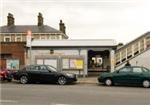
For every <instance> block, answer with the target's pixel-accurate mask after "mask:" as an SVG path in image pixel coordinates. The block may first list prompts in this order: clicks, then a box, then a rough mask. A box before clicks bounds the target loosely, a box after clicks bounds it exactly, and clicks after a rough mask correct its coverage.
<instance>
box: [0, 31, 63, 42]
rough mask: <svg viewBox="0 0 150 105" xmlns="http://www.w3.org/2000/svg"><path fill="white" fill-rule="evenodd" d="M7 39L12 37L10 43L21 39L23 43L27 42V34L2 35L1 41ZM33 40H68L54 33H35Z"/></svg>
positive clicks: (0, 36) (0, 34) (0, 35)
mask: <svg viewBox="0 0 150 105" xmlns="http://www.w3.org/2000/svg"><path fill="white" fill-rule="evenodd" d="M5 37H10V38H11V39H10V40H11V41H10V42H20V41H17V38H18V37H20V38H21V42H26V33H6V34H5V33H0V41H1V42H5ZM32 38H33V39H34V40H47V39H49V40H55V39H57V40H59V39H60V40H61V39H66V38H65V37H64V36H63V34H61V33H60V34H59V33H58V34H57V33H56V34H52V33H45V34H38V33H33V35H32Z"/></svg>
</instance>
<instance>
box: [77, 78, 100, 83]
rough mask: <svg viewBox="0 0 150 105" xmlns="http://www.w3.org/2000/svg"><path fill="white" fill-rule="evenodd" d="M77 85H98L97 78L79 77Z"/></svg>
mask: <svg viewBox="0 0 150 105" xmlns="http://www.w3.org/2000/svg"><path fill="white" fill-rule="evenodd" d="M77 83H79V84H98V81H97V77H79V78H78V81H77Z"/></svg>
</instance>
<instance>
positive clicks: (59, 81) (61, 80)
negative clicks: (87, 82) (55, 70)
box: [58, 76, 67, 85]
mask: <svg viewBox="0 0 150 105" xmlns="http://www.w3.org/2000/svg"><path fill="white" fill-rule="evenodd" d="M66 83H67V80H66V78H65V77H64V76H61V77H59V78H58V84H59V85H65V84H66Z"/></svg>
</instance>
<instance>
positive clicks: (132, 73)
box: [98, 66, 150, 88]
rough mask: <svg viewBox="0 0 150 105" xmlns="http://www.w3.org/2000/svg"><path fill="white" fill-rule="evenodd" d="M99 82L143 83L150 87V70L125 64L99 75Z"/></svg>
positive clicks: (115, 83)
mask: <svg viewBox="0 0 150 105" xmlns="http://www.w3.org/2000/svg"><path fill="white" fill-rule="evenodd" d="M98 82H99V83H104V84H105V85H107V86H111V85H117V84H122V85H125V84H126V85H130V84H131V85H141V86H143V87H145V88H148V87H150V70H149V69H147V68H145V67H140V66H125V67H123V68H121V69H119V70H115V71H114V72H112V73H101V74H100V76H99V77H98Z"/></svg>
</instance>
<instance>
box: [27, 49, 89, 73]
mask: <svg viewBox="0 0 150 105" xmlns="http://www.w3.org/2000/svg"><path fill="white" fill-rule="evenodd" d="M31 52H32V53H31V54H32V55H31V56H32V59H31V62H32V64H35V63H36V61H35V59H36V56H43V57H44V56H47V57H48V56H54V55H56V56H59V55H68V56H80V55H81V56H83V57H84V71H83V72H81V74H85V75H87V50H84V49H83V50H80V51H79V50H78V49H72V50H54V54H50V49H49V50H33V49H32V51H31ZM29 58H30V50H28V59H27V64H30V59H29Z"/></svg>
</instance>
